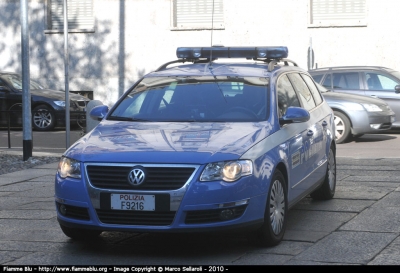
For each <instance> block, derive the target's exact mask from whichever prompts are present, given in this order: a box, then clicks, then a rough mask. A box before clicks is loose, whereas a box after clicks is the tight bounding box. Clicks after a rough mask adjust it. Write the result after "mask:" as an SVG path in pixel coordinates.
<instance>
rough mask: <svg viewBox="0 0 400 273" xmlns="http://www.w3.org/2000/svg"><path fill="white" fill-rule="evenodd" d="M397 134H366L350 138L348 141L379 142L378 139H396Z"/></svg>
mask: <svg viewBox="0 0 400 273" xmlns="http://www.w3.org/2000/svg"><path fill="white" fill-rule="evenodd" d="M396 138H397V136H393V135H381V134H374V135H373V134H368V135H363V136H361V137H357V138H352V139H351V141H350V142H356V143H358V142H360V143H364V142H380V141H387V140H391V139H396Z"/></svg>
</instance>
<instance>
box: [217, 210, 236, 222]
mask: <svg viewBox="0 0 400 273" xmlns="http://www.w3.org/2000/svg"><path fill="white" fill-rule="evenodd" d="M233 217H235V212H234V209H224V210H222V211H221V213H220V214H219V218H220V219H221V220H230V219H232V218H233Z"/></svg>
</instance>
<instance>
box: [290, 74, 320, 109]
mask: <svg viewBox="0 0 400 273" xmlns="http://www.w3.org/2000/svg"><path fill="white" fill-rule="evenodd" d="M288 76H289V79H290V81H291V82H292V84H293V86H294V88H295V89H296V91H297V92H298V94H299V97H300V100H301V102H302V104H303V107H304V108H305V109H306V110H311V109H313V108H314V107H315V101H314V99H313V96H312V95H311V91H310V89H308V86H307V84H306V83H305V82H304V80H303V79H302V78H301V76H300V75H299V74H297V73H293V74H289V75H288Z"/></svg>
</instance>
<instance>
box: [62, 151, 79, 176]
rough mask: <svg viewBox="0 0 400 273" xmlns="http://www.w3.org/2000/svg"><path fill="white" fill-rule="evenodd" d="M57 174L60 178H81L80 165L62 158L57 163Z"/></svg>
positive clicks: (77, 162) (72, 160) (75, 161)
mask: <svg viewBox="0 0 400 273" xmlns="http://www.w3.org/2000/svg"><path fill="white" fill-rule="evenodd" d="M58 173H59V174H60V176H61V177H62V178H67V177H73V178H81V163H80V162H79V161H77V160H74V159H71V158H68V157H65V156H63V157H61V159H60V162H59V163H58Z"/></svg>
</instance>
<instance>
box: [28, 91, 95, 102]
mask: <svg viewBox="0 0 400 273" xmlns="http://www.w3.org/2000/svg"><path fill="white" fill-rule="evenodd" d="M31 95H34V96H39V97H45V98H48V99H54V100H62V101H65V92H64V91H59V90H52V89H31ZM69 99H70V100H85V101H88V100H89V99H88V98H86V97H84V96H81V95H78V94H73V93H71V92H70V93H69Z"/></svg>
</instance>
